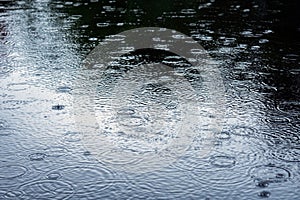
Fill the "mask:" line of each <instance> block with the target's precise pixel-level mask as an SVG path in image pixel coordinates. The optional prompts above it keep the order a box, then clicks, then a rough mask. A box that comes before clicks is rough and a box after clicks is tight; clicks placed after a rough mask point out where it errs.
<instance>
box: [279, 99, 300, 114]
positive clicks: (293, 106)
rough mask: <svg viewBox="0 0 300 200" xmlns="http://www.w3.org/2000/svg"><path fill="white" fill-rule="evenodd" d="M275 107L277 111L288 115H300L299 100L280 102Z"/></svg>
mask: <svg viewBox="0 0 300 200" xmlns="http://www.w3.org/2000/svg"><path fill="white" fill-rule="evenodd" d="M276 108H277V109H278V110H279V111H281V112H283V113H286V114H288V115H290V116H299V115H300V102H298V101H284V102H280V103H279V104H278V105H277V107H276Z"/></svg>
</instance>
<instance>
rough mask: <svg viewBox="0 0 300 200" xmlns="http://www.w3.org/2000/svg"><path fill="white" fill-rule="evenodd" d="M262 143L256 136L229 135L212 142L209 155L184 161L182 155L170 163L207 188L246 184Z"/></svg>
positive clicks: (240, 186) (248, 181)
mask: <svg viewBox="0 0 300 200" xmlns="http://www.w3.org/2000/svg"><path fill="white" fill-rule="evenodd" d="M263 147H264V146H263V143H262V141H261V140H258V139H256V138H246V137H232V138H231V139H230V140H223V143H222V144H221V145H218V146H215V151H214V152H212V155H211V156H210V157H209V158H206V159H200V160H199V159H198V160H197V159H195V158H190V159H189V160H187V161H188V162H186V159H183V160H182V163H177V165H176V166H174V167H177V168H179V169H180V170H184V171H185V172H186V173H187V175H188V176H189V177H190V178H191V179H193V180H195V181H197V182H199V183H200V184H201V185H205V186H207V190H208V191H211V190H218V191H222V190H224V189H228V187H234V188H242V187H247V185H250V184H251V183H252V179H251V178H250V176H248V172H249V170H250V169H251V168H252V167H254V166H256V165H258V164H259V163H260V159H261V158H260V155H262V152H263V149H262V148H263Z"/></svg>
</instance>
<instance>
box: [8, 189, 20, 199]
mask: <svg viewBox="0 0 300 200" xmlns="http://www.w3.org/2000/svg"><path fill="white" fill-rule="evenodd" d="M22 195H23V193H22V192H21V191H8V192H5V194H4V195H3V198H4V199H22Z"/></svg>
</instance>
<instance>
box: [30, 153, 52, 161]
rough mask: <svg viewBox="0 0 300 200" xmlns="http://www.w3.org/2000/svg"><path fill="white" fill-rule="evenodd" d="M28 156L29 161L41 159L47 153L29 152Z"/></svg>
mask: <svg viewBox="0 0 300 200" xmlns="http://www.w3.org/2000/svg"><path fill="white" fill-rule="evenodd" d="M28 157H29V160H31V161H42V160H44V159H45V158H46V157H47V155H46V154H45V153H33V154H30V155H29V156H28Z"/></svg>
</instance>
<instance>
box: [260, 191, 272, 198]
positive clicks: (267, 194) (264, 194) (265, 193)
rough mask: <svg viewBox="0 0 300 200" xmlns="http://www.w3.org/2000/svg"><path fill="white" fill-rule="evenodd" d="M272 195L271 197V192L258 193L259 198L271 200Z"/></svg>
mask: <svg viewBox="0 0 300 200" xmlns="http://www.w3.org/2000/svg"><path fill="white" fill-rule="evenodd" d="M270 195H271V192H268V191H262V192H260V193H258V196H259V197H262V198H269V197H270Z"/></svg>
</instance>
